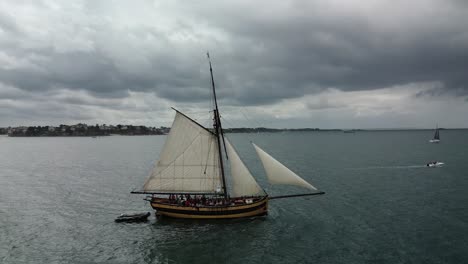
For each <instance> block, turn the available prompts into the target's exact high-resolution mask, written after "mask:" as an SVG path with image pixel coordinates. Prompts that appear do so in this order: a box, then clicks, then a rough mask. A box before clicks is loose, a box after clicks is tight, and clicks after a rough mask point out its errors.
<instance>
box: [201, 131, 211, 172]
mask: <svg viewBox="0 0 468 264" xmlns="http://www.w3.org/2000/svg"><path fill="white" fill-rule="evenodd" d="M211 144H213V140H210V146H209V147H208V155H207V156H206V162H205V170H204V171H203V174H205V175H206V168H208V159H209V158H210V152H211Z"/></svg>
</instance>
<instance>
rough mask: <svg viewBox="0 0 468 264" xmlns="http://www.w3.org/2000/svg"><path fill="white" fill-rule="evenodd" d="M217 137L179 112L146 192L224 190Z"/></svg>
mask: <svg viewBox="0 0 468 264" xmlns="http://www.w3.org/2000/svg"><path fill="white" fill-rule="evenodd" d="M216 140H217V139H216V137H215V136H214V135H213V133H212V132H210V131H209V130H207V129H206V128H204V127H202V126H201V125H199V124H198V123H196V122H195V121H193V120H191V119H190V118H188V117H186V116H185V115H183V114H181V113H180V112H178V111H177V113H176V116H175V119H174V122H173V124H172V127H171V130H170V132H169V135H168V136H167V140H166V143H165V145H164V147H163V149H162V151H161V154H160V158H159V161H158V162H157V163H156V165H155V168H154V169H153V171H152V173H151V175H150V177H149V179H148V180H147V181H146V183H145V185H144V186H143V190H144V191H145V192H160V193H165V192H168V193H171V192H181V193H191V192H193V193H215V192H219V191H220V190H221V185H222V181H221V172H220V167H219V154H218V153H219V152H218V149H217V142H216Z"/></svg>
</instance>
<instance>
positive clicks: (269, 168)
mask: <svg viewBox="0 0 468 264" xmlns="http://www.w3.org/2000/svg"><path fill="white" fill-rule="evenodd" d="M252 144H253V143H252ZM253 145H254V147H255V150H256V151H257V154H258V156H259V157H260V160H261V161H262V164H263V167H264V168H265V172H266V175H267V178H268V181H269V182H270V183H272V184H288V185H296V186H302V187H305V188H308V189H311V190H317V188H315V187H314V186H312V185H311V184H310V183H308V182H306V181H305V180H304V179H302V178H301V177H299V176H298V175H297V174H296V173H294V172H292V171H291V170H290V169H288V168H287V167H286V166H284V165H283V164H281V163H280V162H279V161H277V160H275V159H274V158H273V157H272V156H270V155H269V154H268V153H266V152H265V151H264V150H263V149H261V148H259V147H258V146H257V145H255V144H253Z"/></svg>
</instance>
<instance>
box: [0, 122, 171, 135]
mask: <svg viewBox="0 0 468 264" xmlns="http://www.w3.org/2000/svg"><path fill="white" fill-rule="evenodd" d="M168 132H169V128H168V127H159V128H156V127H146V126H133V125H116V126H114V125H105V124H103V125H99V124H96V125H87V124H82V123H79V124H76V125H59V126H19V127H4V128H0V135H8V136H9V137H96V136H110V135H123V136H137V135H165V134H167V133H168Z"/></svg>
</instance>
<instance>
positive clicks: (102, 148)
mask: <svg viewBox="0 0 468 264" xmlns="http://www.w3.org/2000/svg"><path fill="white" fill-rule="evenodd" d="M432 134H433V131H377V132H370V131H369V132H365V131H363V132H357V133H355V134H345V133H338V132H307V133H306V132H304V133H301V132H292V133H271V134H270V133H263V134H230V135H228V137H229V138H230V139H231V142H233V144H234V145H235V147H236V148H237V150H238V152H239V154H240V155H241V157H242V158H243V160H244V161H245V163H246V164H247V166H248V167H249V168H250V170H251V172H252V174H253V175H255V177H256V178H257V180H258V181H259V183H260V184H261V185H262V186H263V187H264V188H265V189H266V190H267V191H268V192H269V193H270V194H271V195H279V194H287V193H294V192H300V191H302V190H300V189H297V188H295V187H281V186H270V185H269V184H268V183H267V182H266V179H265V175H264V173H263V170H262V167H261V165H260V163H259V160H258V158H257V157H256V155H255V151H254V149H253V147H252V146H251V145H250V141H253V142H255V143H256V144H257V145H259V146H260V147H262V148H263V149H264V150H265V151H267V152H269V153H270V154H271V155H272V156H273V157H275V158H277V159H278V160H280V161H281V162H283V163H284V164H285V165H286V166H288V167H289V168H291V169H292V170H293V171H295V172H296V173H297V174H299V175H301V176H302V177H303V178H304V179H306V180H307V181H309V182H311V183H312V184H313V185H314V186H316V187H317V188H319V189H320V190H322V191H325V192H326V194H325V195H322V196H312V197H309V198H291V199H279V200H273V201H271V202H270V210H269V215H268V216H267V217H259V218H251V219H238V220H226V221H224V220H223V221H191V220H170V219H161V220H157V219H155V217H154V215H152V216H151V217H150V220H149V221H148V222H147V223H133V224H129V223H127V224H125V223H115V222H114V218H115V217H117V216H118V215H119V214H120V213H123V212H132V211H151V210H150V206H149V204H147V202H145V201H143V200H142V199H143V198H144V196H142V195H133V194H130V191H131V190H132V189H134V188H140V187H141V186H142V185H143V183H144V181H145V179H146V177H147V176H148V173H149V171H150V170H151V168H152V166H153V163H154V161H155V160H156V159H157V157H158V154H159V152H160V150H161V148H162V145H163V143H164V139H165V137H164V136H141V137H124V136H111V137H100V138H96V139H94V138H60V137H59V138H8V137H4V136H2V137H0V263H466V262H468V251H467V248H468V173H467V172H468V130H449V131H448V130H445V131H441V138H442V142H441V143H440V144H429V143H428V140H429V139H430V138H431V137H432ZM431 160H439V161H443V162H445V163H446V165H445V166H444V167H442V168H427V167H425V164H426V163H427V162H428V161H431Z"/></svg>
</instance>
